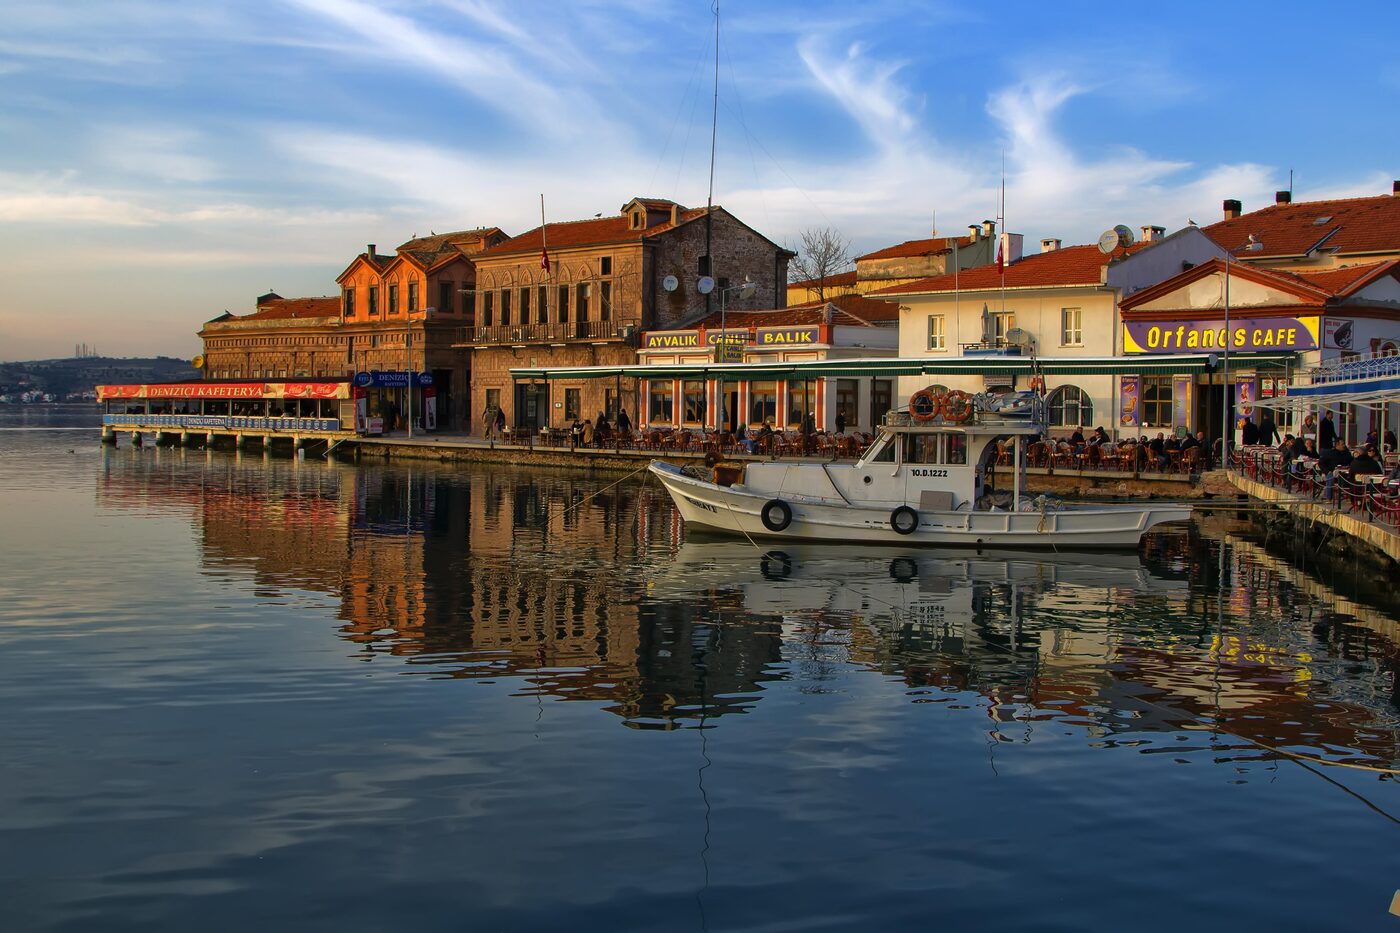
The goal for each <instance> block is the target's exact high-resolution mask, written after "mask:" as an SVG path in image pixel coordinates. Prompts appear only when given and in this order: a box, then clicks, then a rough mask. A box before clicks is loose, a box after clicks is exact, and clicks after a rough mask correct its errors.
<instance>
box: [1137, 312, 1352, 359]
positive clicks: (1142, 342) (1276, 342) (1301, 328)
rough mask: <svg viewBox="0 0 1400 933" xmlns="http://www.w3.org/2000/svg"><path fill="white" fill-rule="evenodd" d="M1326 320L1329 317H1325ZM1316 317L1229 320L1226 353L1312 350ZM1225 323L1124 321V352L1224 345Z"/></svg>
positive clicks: (1182, 350) (1181, 350) (1176, 350)
mask: <svg viewBox="0 0 1400 933" xmlns="http://www.w3.org/2000/svg"><path fill="white" fill-rule="evenodd" d="M1329 320H1330V319H1329ZM1319 323H1320V319H1319V318H1315V317H1263V318H1245V319H1242V320H1239V321H1231V322H1230V340H1229V344H1230V347H1229V349H1230V352H1232V353H1235V352H1239V353H1258V352H1261V351H1268V350H1316V349H1317V342H1318V327H1319ZM1225 342H1226V340H1225V324H1224V322H1223V321H1220V320H1216V319H1211V320H1204V321H1124V322H1123V352H1124V353H1193V352H1197V351H1200V350H1220V349H1223V348H1224V347H1225Z"/></svg>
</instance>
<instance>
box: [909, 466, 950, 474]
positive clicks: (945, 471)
mask: <svg viewBox="0 0 1400 933" xmlns="http://www.w3.org/2000/svg"><path fill="white" fill-rule="evenodd" d="M913 469H914V475H915V476H947V475H948V471H947V470H925V469H922V468H920V467H914V468H913Z"/></svg>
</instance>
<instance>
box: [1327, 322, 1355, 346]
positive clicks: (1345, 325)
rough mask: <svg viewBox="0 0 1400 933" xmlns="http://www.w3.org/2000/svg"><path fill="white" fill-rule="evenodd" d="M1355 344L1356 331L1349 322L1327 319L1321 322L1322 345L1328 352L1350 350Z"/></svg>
mask: <svg viewBox="0 0 1400 933" xmlns="http://www.w3.org/2000/svg"><path fill="white" fill-rule="evenodd" d="M1355 343H1356V329H1355V328H1354V327H1353V326H1352V322H1351V321H1347V320H1343V319H1342V318H1336V317H1329V318H1323V321H1322V345H1323V346H1324V347H1326V348H1327V349H1329V350H1350V349H1353V345H1354V344H1355Z"/></svg>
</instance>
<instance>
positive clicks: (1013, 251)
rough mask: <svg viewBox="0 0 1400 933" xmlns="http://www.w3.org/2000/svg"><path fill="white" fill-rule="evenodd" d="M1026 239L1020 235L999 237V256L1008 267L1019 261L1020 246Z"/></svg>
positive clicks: (1006, 234)
mask: <svg viewBox="0 0 1400 933" xmlns="http://www.w3.org/2000/svg"><path fill="white" fill-rule="evenodd" d="M1025 241H1026V238H1025V236H1024V235H1023V234H1020V233H1003V234H1002V235H1001V255H1002V258H1003V259H1004V260H1005V262H1006V264H1007V265H1008V266H1009V265H1011V264H1012V263H1013V262H1020V261H1021V246H1022V244H1023V243H1025Z"/></svg>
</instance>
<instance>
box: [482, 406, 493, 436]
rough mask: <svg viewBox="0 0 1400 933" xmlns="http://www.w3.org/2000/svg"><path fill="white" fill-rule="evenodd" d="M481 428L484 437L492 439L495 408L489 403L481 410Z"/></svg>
mask: <svg viewBox="0 0 1400 933" xmlns="http://www.w3.org/2000/svg"><path fill="white" fill-rule="evenodd" d="M481 428H482V432H483V433H484V434H485V435H486V439H487V440H488V441H489V440H492V439H493V438H494V437H495V433H496V410H495V409H494V408H492V407H491V406H490V405H487V406H486V408H485V409H484V410H483V411H482V412H481Z"/></svg>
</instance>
